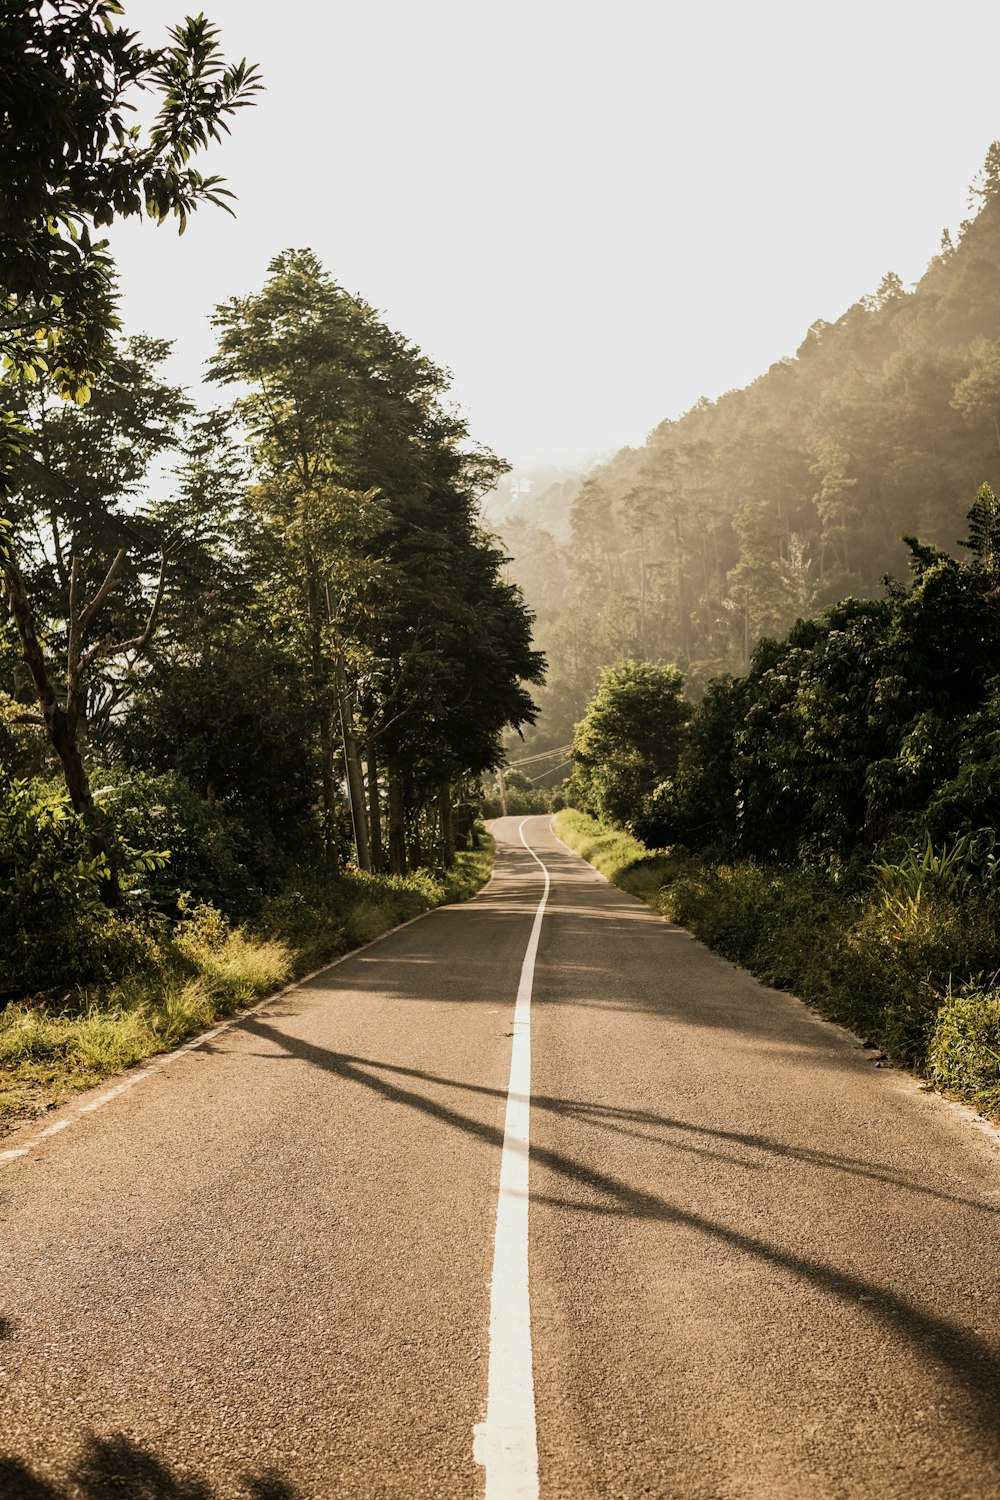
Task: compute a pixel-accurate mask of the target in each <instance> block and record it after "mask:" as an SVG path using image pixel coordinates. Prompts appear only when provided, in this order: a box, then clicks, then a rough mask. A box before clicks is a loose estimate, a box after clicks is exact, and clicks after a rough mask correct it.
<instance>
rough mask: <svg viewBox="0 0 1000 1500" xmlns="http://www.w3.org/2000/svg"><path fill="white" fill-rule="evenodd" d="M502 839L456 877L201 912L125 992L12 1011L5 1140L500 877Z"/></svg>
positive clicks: (362, 882) (320, 888)
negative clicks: (229, 911)
mask: <svg viewBox="0 0 1000 1500" xmlns="http://www.w3.org/2000/svg"><path fill="white" fill-rule="evenodd" d="M492 866H493V841H492V839H488V840H487V842H485V843H484V845H483V847H481V848H479V849H475V850H472V851H470V852H467V853H461V854H459V855H458V857H457V860H456V863H455V866H454V868H452V869H450V870H447V871H443V872H431V871H427V870H419V871H417V872H415V873H414V874H413V875H407V876H387V875H381V876H380V875H365V874H362V873H361V872H359V871H350V872H345V873H338V874H336V875H332V876H323V875H310V876H309V877H308V878H306V879H304V880H303V881H301V882H299V883H298V884H296V885H294V886H289V887H287V888H286V889H285V890H284V891H283V892H282V893H281V894H280V895H278V896H275V897H274V898H273V899H272V900H271V901H269V902H268V903H267V905H266V906H265V907H264V910H263V912H262V914H261V916H260V918H259V919H258V920H257V921H256V922H254V924H253V926H252V927H232V926H231V925H230V924H229V923H228V922H227V921H226V919H225V917H224V916H223V915H222V914H221V913H220V912H218V911H217V910H216V909H215V908H214V907H211V906H197V907H194V908H193V909H191V910H190V911H188V912H187V914H186V916H185V919H184V920H183V921H182V922H181V924H180V925H179V926H178V927H177V928H176V930H175V931H174V932H172V933H170V934H169V935H162V936H161V937H160V938H159V940H158V941H157V942H155V943H153V944H151V945H149V947H148V948H147V950H146V953H147V958H146V962H145V963H144V964H143V966H142V967H141V968H139V969H137V970H136V971H135V972H134V973H131V974H128V975H126V976H124V977H123V978H122V979H121V980H120V981H119V982H118V983H116V984H112V985H107V986H100V987H99V986H90V987H80V988H75V989H69V990H67V991H66V992H64V993H62V994H60V995H58V996H52V995H48V996H44V997H38V998H35V999H31V1000H24V1001H20V1002H18V1003H16V1004H12V1005H8V1006H7V1007H6V1008H5V1009H4V1010H3V1011H0V1130H2V1129H11V1128H13V1127H14V1126H15V1125H17V1124H20V1123H21V1122H22V1121H24V1120H26V1119H30V1118H31V1117H32V1116H34V1115H37V1114H40V1113H41V1112H42V1111H44V1110H46V1109H49V1108H51V1107H53V1106H54V1105H58V1104H61V1103H63V1102H64V1101H65V1100H67V1099H68V1098H70V1097H71V1096H72V1095H73V1094H74V1093H77V1092H79V1091H80V1090H81V1089H87V1088H91V1087H93V1085H94V1084H97V1083H100V1082H102V1080H104V1079H105V1078H109V1077H111V1076H112V1075H113V1074H115V1073H120V1072H121V1071H122V1070H123V1069H124V1068H128V1067H131V1066H133V1065H134V1064H136V1063H139V1062H141V1061H143V1059H145V1058H148V1057H152V1056H154V1055H155V1054H156V1053H160V1052H168V1051H170V1050H171V1049H172V1048H173V1047H176V1046H177V1045H179V1043H181V1042H182V1041H184V1039H185V1038H186V1037H189V1036H192V1035H194V1034H195V1033H196V1032H198V1031H200V1030H202V1029H203V1028H204V1027H206V1026H209V1025H211V1024H212V1023H213V1022H214V1021H217V1020H219V1019H220V1018H222V1017H224V1016H227V1015H231V1014H232V1013H233V1012H234V1011H238V1010H241V1009H242V1008H243V1007H244V1006H246V1005H249V1004H252V1003H253V1002H254V1001H255V1000H260V999H262V998H263V997H265V996H267V995H270V994H273V993H274V992H275V991H276V990H278V989H280V988H281V987H282V986H283V985H284V984H287V983H288V982H289V980H291V979H294V978H297V977H300V976H301V975H303V974H306V973H309V972H310V971H311V970H313V969H316V968H319V967H320V966H321V965H322V964H324V963H327V962H329V961H330V960H331V959H333V958H336V957H337V956H338V955H339V954H342V953H346V952H349V951H350V950H351V949H353V948H357V947H360V946H361V945H362V944H364V943H368V942H371V941H372V939H373V938H376V937H379V936H381V934H382V933H385V932H388V931H390V930H391V929H392V928H393V927H396V926H398V925H399V923H400V922H404V921H407V920H409V919H410V918H411V917H415V916H419V915H420V913H421V912H425V911H429V910H430V909H431V908H432V907H435V906H440V905H442V904H444V903H447V902H454V901H465V900H468V899H469V897H470V896H472V895H474V894H475V892H476V891H477V890H479V889H480V887H481V886H482V885H484V884H485V882H486V881H487V880H488V879H489V875H490V871H491V869H492Z"/></svg>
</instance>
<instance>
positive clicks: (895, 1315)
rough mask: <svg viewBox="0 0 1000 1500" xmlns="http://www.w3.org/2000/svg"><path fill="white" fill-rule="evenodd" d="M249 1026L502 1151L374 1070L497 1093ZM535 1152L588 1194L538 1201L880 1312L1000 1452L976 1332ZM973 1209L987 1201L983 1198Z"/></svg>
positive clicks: (996, 1371)
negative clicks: (616, 1222)
mask: <svg viewBox="0 0 1000 1500" xmlns="http://www.w3.org/2000/svg"><path fill="white" fill-rule="evenodd" d="M243 1024H244V1026H245V1028H246V1029H247V1030H249V1031H251V1032H253V1033H255V1034H257V1035H258V1036H260V1037H261V1038H265V1039H266V1040H267V1041H268V1042H271V1043H274V1044H276V1045H278V1046H279V1047H281V1048H282V1050H283V1051H284V1052H285V1053H286V1054H287V1055H288V1056H289V1057H294V1058H298V1059H300V1060H302V1061H304V1062H307V1063H309V1064H311V1065H313V1066H314V1067H317V1068H321V1069H323V1070H324V1071H325V1072H328V1073H332V1074H334V1075H336V1076H337V1077H339V1078H342V1079H344V1080H345V1081H346V1082H350V1083H356V1084H358V1085H360V1086H361V1087H363V1088H366V1089H369V1090H371V1091H372V1092H373V1093H375V1094H377V1095H379V1096H380V1097H381V1098H383V1099H385V1100H387V1101H389V1102H391V1103H393V1104H403V1105H407V1106H409V1107H410V1108H412V1109H414V1110H417V1111H419V1112H420V1113H421V1114H424V1115H428V1116H430V1117H431V1118H432V1119H435V1120H438V1121H440V1122H441V1123H442V1124H444V1125H447V1126H449V1127H451V1128H453V1129H457V1130H461V1131H463V1132H464V1133H465V1134H467V1135H469V1136H472V1137H475V1138H477V1139H479V1140H481V1141H483V1142H485V1143H488V1144H489V1145H491V1146H493V1147H495V1148H496V1149H497V1150H498V1151H499V1150H500V1149H501V1148H502V1145H503V1131H502V1130H501V1129H500V1128H499V1127H498V1126H496V1125H491V1124H489V1123H487V1122H486V1121H483V1120H477V1119H475V1118H474V1117H473V1116H470V1115H466V1114H462V1113H461V1112H460V1111H458V1110H456V1109H453V1108H451V1107H450V1106H449V1105H447V1104H442V1103H440V1102H439V1101H438V1100H436V1099H432V1098H429V1097H428V1096H427V1095H426V1094H421V1093H418V1092H416V1090H414V1089H409V1088H402V1087H401V1086H400V1085H399V1084H398V1083H394V1082H392V1081H390V1080H387V1079H385V1078H381V1077H379V1076H377V1073H376V1072H375V1071H369V1070H375V1069H378V1070H379V1071H393V1072H399V1073H404V1074H410V1075H411V1076H412V1075H413V1074H416V1076H417V1077H421V1078H424V1079H426V1081H429V1082H430V1081H433V1084H434V1086H436V1087H442V1086H443V1087H449V1088H459V1089H463V1090H465V1089H471V1090H472V1091H473V1092H477V1093H488V1094H497V1095H499V1093H500V1091H499V1090H494V1089H484V1088H482V1087H481V1086H479V1085H465V1084H459V1083H456V1082H455V1081H454V1080H449V1079H438V1078H435V1077H434V1075H421V1074H419V1073H418V1072H417V1070H410V1069H397V1068H394V1067H392V1066H391V1065H386V1064H380V1063H377V1062H373V1061H371V1060H370V1059H363V1058H356V1057H352V1056H349V1055H347V1054H343V1053H338V1052H333V1051H331V1050H330V1049H328V1048H324V1047H318V1046H315V1045H314V1044H313V1043H310V1042H305V1041H302V1040H301V1039H299V1038H297V1037H293V1036H289V1035H287V1034H285V1033H284V1032H282V1031H280V1030H279V1029H278V1028H276V1027H275V1026H272V1025H269V1024H268V1023H267V1022H266V1021H265V1020H263V1019H261V1018H259V1017H251V1018H249V1019H248V1020H247V1021H245V1022H244V1023H243ZM532 1103H533V1104H535V1105H541V1107H543V1108H545V1107H550V1108H562V1107H565V1108H567V1112H568V1113H572V1112H573V1111H574V1109H578V1108H580V1106H578V1105H574V1104H573V1103H572V1102H570V1103H569V1105H568V1106H567V1105H566V1104H565V1101H555V1100H551V1099H549V1100H545V1099H541V1100H539V1099H534V1098H533V1100H532ZM583 1107H584V1108H587V1107H588V1106H583ZM598 1108H600V1107H598ZM690 1128H696V1127H690ZM723 1134H725V1132H723ZM736 1139H739V1137H736ZM743 1139H744V1140H745V1141H746V1142H754V1143H759V1142H760V1141H761V1140H762V1138H761V1137H754V1136H749V1137H745V1138H743ZM822 1157H823V1153H817V1158H818V1159H817V1161H816V1163H815V1164H817V1165H824V1162H823V1160H822ZM531 1159H532V1162H533V1163H536V1164H537V1165H538V1166H540V1167H544V1168H547V1169H548V1170H549V1171H550V1172H552V1173H555V1174H557V1175H558V1177H560V1178H561V1179H562V1180H563V1181H564V1182H565V1183H568V1184H572V1185H573V1186H574V1187H576V1188H578V1189H580V1190H581V1194H580V1195H579V1196H576V1197H573V1198H570V1197H568V1196H566V1197H564V1196H560V1195H557V1194H550V1195H549V1196H545V1195H536V1194H534V1193H533V1194H532V1201H533V1202H536V1203H549V1204H551V1205H553V1206H555V1207H559V1208H563V1209H571V1210H574V1211H576V1212H582V1213H587V1214H603V1215H609V1216H615V1217H628V1218H633V1219H643V1220H654V1221H657V1222H660V1223H664V1224H671V1225H674V1226H678V1227H682V1228H685V1229H691V1230H694V1231H696V1232H698V1233H700V1234H703V1235H704V1236H706V1238H708V1239H710V1240H713V1241H715V1242H716V1243H720V1244H723V1245H725V1246H727V1247H729V1248H731V1249H735V1250H737V1251H739V1252H741V1253H742V1254H744V1255H747V1256H750V1257H752V1258H753V1259H755V1260H757V1261H761V1262H764V1263H766V1264H768V1265H771V1266H773V1267H774V1268H775V1269H776V1270H779V1271H783V1272H786V1273H788V1274H789V1275H790V1276H792V1277H795V1278H799V1279H801V1280H803V1281H806V1282H808V1283H810V1284H811V1285H813V1286H816V1287H819V1288H820V1289H821V1290H823V1291H825V1292H826V1293H828V1294H829V1295H830V1296H832V1297H835V1298H836V1299H837V1300H838V1301H840V1302H842V1303H845V1304H848V1305H851V1306H854V1307H856V1308H858V1309H861V1310H863V1312H864V1314H865V1315H866V1316H867V1317H875V1318H878V1319H879V1320H881V1322H882V1323H883V1324H884V1325H885V1326H886V1328H887V1330H889V1331H890V1332H892V1333H893V1334H895V1335H896V1336H897V1337H901V1338H902V1339H904V1340H905V1341H906V1342H907V1343H908V1344H909V1345H911V1346H912V1347H913V1348H915V1349H916V1350H918V1351H919V1353H920V1354H921V1355H922V1356H923V1357H924V1358H926V1359H929V1360H930V1361H931V1362H933V1363H937V1364H940V1365H942V1366H943V1367H944V1368H945V1369H946V1370H947V1371H948V1372H949V1374H950V1376H951V1377H952V1379H953V1380H954V1381H955V1382H956V1383H957V1384H958V1385H959V1386H961V1387H962V1389H963V1390H964V1392H965V1394H966V1396H967V1397H968V1417H969V1421H970V1425H972V1426H973V1427H974V1428H975V1430H976V1432H977V1435H978V1436H979V1438H980V1439H981V1440H983V1441H984V1443H985V1445H987V1446H988V1447H989V1448H990V1449H991V1450H995V1451H997V1452H1000V1349H998V1348H997V1347H996V1346H995V1345H994V1344H991V1343H989V1342H988V1341H987V1340H986V1339H984V1338H982V1337H981V1336H980V1335H979V1334H978V1333H976V1332H974V1331H972V1330H970V1329H967V1328H963V1327H960V1326H959V1325H957V1324H954V1323H950V1322H948V1321H947V1320H946V1319H944V1318H941V1317H939V1316H937V1315H936V1314H935V1313H933V1312H931V1311H928V1310H925V1309H923V1308H921V1307H919V1306H917V1305H916V1304H914V1303H912V1302H909V1301H907V1300H905V1299H904V1298H903V1297H901V1296H900V1295H898V1293H896V1292H895V1291H892V1290H890V1289H888V1288H886V1287H883V1286H879V1285H878V1284H877V1283H874V1282H869V1281H865V1280H863V1279H861V1278H860V1277H858V1276H855V1275H853V1274H851V1273H850V1272H847V1271H842V1270H840V1269H838V1268H837V1267H836V1266H831V1265H826V1264H824V1263H823V1262H821V1261H818V1260H813V1259H811V1258H809V1257H807V1256H802V1255H796V1254H792V1253H791V1252H789V1251H786V1250H783V1249H781V1248H780V1246H777V1245H773V1244H769V1243H768V1242H767V1241H766V1240H764V1239H761V1238H759V1237H757V1236H754V1235H748V1234H744V1233H743V1232H741V1231H739V1230H736V1229H732V1228H729V1227H728V1226H726V1225H725V1224H722V1223H718V1222H716V1221H714V1220H712V1219H710V1218H708V1217H707V1216H705V1215H701V1214H697V1213H693V1212H691V1211H690V1210H688V1209H683V1208H680V1207H678V1206H677V1205H676V1204H672V1203H670V1202H669V1201H668V1200H667V1199H665V1198H662V1197H660V1196H658V1195H657V1194H656V1193H651V1192H648V1191H646V1190H645V1189H643V1188H638V1187H633V1186H632V1185H631V1184H629V1183H628V1182H625V1181H623V1180H622V1179H620V1178H618V1177H614V1176H612V1175H611V1174H610V1173H606V1172H602V1171H598V1170H595V1169H594V1168H593V1167H590V1166H587V1165H586V1164H585V1163H583V1162H580V1161H577V1160H576V1159H574V1158H573V1157H571V1156H569V1155H567V1154H565V1153H563V1152H561V1151H554V1150H551V1149H549V1148H547V1147H536V1146H533V1147H532V1148H531ZM975 1206H976V1207H978V1208H981V1207H983V1205H981V1204H977V1205H975Z"/></svg>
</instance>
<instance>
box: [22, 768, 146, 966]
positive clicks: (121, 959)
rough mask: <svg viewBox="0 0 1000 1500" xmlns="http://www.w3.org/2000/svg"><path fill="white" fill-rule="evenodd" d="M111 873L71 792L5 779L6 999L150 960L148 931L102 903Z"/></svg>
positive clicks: (127, 915) (143, 926)
mask: <svg viewBox="0 0 1000 1500" xmlns="http://www.w3.org/2000/svg"><path fill="white" fill-rule="evenodd" d="M105 869H106V862H105V860H104V859H103V857H101V858H95V857H94V856H93V855H92V854H91V853H90V851H89V849H88V847H87V841H86V837H85V833H84V828H83V823H82V821H81V819H80V818H79V817H78V816H77V815H76V813H74V812H73V810H72V808H71V807H70V805H69V799H68V797H67V796H66V793H65V792H62V791H56V790H51V789H48V788H44V787H43V788H38V787H34V786H31V785H29V784H28V783H27V782H24V781H15V780H12V779H11V778H9V777H7V776H6V775H4V774H3V773H2V772H0V994H5V995H8V996H10V995H24V994H30V993H32V992H33V991H35V990H42V989H47V988H53V987H58V986H64V985H68V984H71V983H78V984H88V983H91V982H94V981H98V980H102V979H104V980H106V979H110V978H111V977H113V976H117V975H120V974H126V973H129V972H131V971H132V970H134V969H135V968H137V967H141V966H143V965H144V964H146V963H148V962H149V961H150V959H151V958H152V956H153V953H154V951H155V941H154V937H153V935H152V934H151V933H150V931H149V930H148V929H147V927H146V926H145V925H144V924H142V923H140V922H139V921H137V920H135V917H134V915H130V914H128V913H125V914H119V913H112V912H109V911H108V910H107V908H106V907H105V905H104V903H103V901H102V899H101V877H102V875H103V874H104V871H105Z"/></svg>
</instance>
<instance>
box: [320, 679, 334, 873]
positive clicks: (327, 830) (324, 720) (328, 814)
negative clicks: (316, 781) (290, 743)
mask: <svg viewBox="0 0 1000 1500" xmlns="http://www.w3.org/2000/svg"><path fill="white" fill-rule="evenodd" d="M319 753H320V761H321V768H320V774H321V777H322V782H323V860H324V863H325V864H327V865H334V864H336V862H337V835H336V827H337V786H336V782H335V780H334V775H333V732H332V730H331V728H330V716H329V714H328V713H327V711H326V706H325V705H324V704H323V703H322V702H321V703H320V719H319Z"/></svg>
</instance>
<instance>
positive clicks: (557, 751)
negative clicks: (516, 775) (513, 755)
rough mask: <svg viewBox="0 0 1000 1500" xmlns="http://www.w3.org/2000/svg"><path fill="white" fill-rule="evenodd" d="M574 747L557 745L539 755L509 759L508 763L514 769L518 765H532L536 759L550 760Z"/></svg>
mask: <svg viewBox="0 0 1000 1500" xmlns="http://www.w3.org/2000/svg"><path fill="white" fill-rule="evenodd" d="M572 748H573V746H572V745H557V746H556V748H555V749H554V750H543V751H542V752H541V754H539V755H526V756H525V757H524V759H523V760H509V761H508V762H507V765H508V766H509V767H510V769H511V770H512V771H513V770H514V769H515V767H516V766H530V765H533V764H534V762H535V761H536V760H548V759H549V757H550V756H552V755H565V754H566V751H567V750H572Z"/></svg>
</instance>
